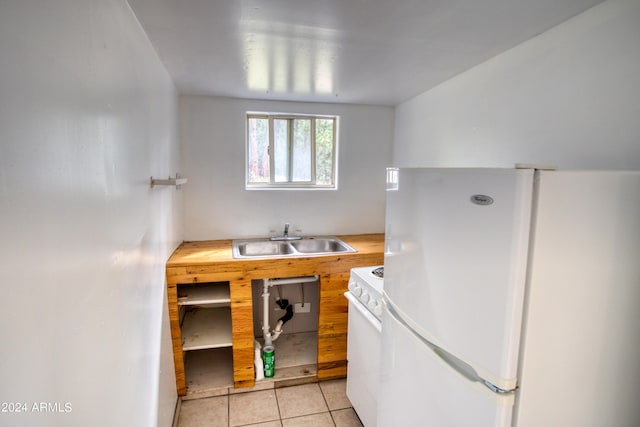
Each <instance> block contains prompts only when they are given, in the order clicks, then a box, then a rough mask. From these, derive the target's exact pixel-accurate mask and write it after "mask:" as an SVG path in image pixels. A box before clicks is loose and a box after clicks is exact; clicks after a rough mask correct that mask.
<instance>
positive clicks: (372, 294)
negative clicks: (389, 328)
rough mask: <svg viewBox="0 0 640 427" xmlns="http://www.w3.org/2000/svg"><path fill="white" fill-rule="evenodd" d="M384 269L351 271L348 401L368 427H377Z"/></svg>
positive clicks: (354, 269) (380, 267)
mask: <svg viewBox="0 0 640 427" xmlns="http://www.w3.org/2000/svg"><path fill="white" fill-rule="evenodd" d="M383 272H384V267H382V266H374V267H360V268H352V269H351V277H350V278H349V290H348V291H347V292H345V294H344V295H345V297H346V298H347V299H348V300H349V326H348V333H347V360H348V362H349V363H348V364H347V397H349V400H350V401H351V403H352V405H353V409H355V411H356V412H357V413H358V416H359V417H360V419H361V420H362V423H363V424H364V425H365V426H367V427H376V423H377V422H376V417H377V407H378V373H379V370H380V351H381V345H382V333H381V331H382V322H381V317H382V316H381V315H382V285H383V278H382V275H383Z"/></svg>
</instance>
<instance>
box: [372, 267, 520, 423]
mask: <svg viewBox="0 0 640 427" xmlns="http://www.w3.org/2000/svg"><path fill="white" fill-rule="evenodd" d="M385 270H386V269H385ZM382 316H383V317H382V323H383V325H384V326H383V350H382V358H381V361H382V370H381V376H380V390H384V393H383V395H382V396H381V398H380V400H379V402H378V426H379V427H395V426H404V427H412V426H415V427H422V426H434V427H436V426H437V427H440V426H447V427H469V426H475V427H506V426H510V425H511V424H510V423H511V417H512V411H513V401H514V398H513V393H509V394H507V395H498V394H495V393H493V392H491V391H490V390H489V389H488V388H486V387H485V386H484V385H482V384H481V383H479V382H474V381H472V380H469V379H468V378H467V377H466V376H465V375H461V374H460V373H459V372H458V371H456V370H455V369H451V368H450V366H449V365H448V364H447V363H445V362H444V361H443V360H442V359H441V358H440V357H439V356H438V355H437V353H436V352H435V351H434V349H433V348H430V347H429V346H428V345H426V344H425V343H423V342H422V341H421V340H420V339H419V338H417V337H416V336H415V335H414V334H413V333H412V332H411V331H410V330H409V329H408V328H406V327H405V326H404V325H402V323H400V322H398V321H397V320H396V319H395V318H394V317H393V316H392V315H391V314H390V313H389V311H388V310H384V311H383V315H382Z"/></svg>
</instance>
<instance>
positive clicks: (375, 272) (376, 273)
mask: <svg viewBox="0 0 640 427" xmlns="http://www.w3.org/2000/svg"><path fill="white" fill-rule="evenodd" d="M371 274H373V275H374V276H376V277H378V278H380V279H382V278H383V277H384V267H378V268H376V269H374V270H371Z"/></svg>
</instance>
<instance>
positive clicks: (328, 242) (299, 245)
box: [232, 236, 357, 258]
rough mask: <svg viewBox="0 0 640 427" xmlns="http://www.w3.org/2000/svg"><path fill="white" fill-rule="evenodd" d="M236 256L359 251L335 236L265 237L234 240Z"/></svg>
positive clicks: (266, 256) (250, 256) (276, 255)
mask: <svg viewBox="0 0 640 427" xmlns="http://www.w3.org/2000/svg"><path fill="white" fill-rule="evenodd" d="M232 248H233V257H234V258H280V257H291V256H311V255H327V254H333V253H353V252H357V251H356V250H355V249H353V248H352V247H351V246H349V245H347V244H346V243H345V242H343V241H342V240H340V239H338V238H337V237H335V236H321V237H320V236H319V237H303V238H302V239H299V240H291V241H273V240H269V239H268V238H265V239H246V240H234V241H233V242H232Z"/></svg>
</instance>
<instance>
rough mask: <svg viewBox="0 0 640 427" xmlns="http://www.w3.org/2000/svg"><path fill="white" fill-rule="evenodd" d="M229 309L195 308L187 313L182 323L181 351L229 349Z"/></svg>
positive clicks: (230, 341)
mask: <svg viewBox="0 0 640 427" xmlns="http://www.w3.org/2000/svg"><path fill="white" fill-rule="evenodd" d="M231 345H232V338H231V309H230V308H229V307H219V308H196V309H192V310H189V311H187V313H186V314H185V316H184V321H183V323H182V350H183V351H188V350H203V349H207V348H220V347H231Z"/></svg>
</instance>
